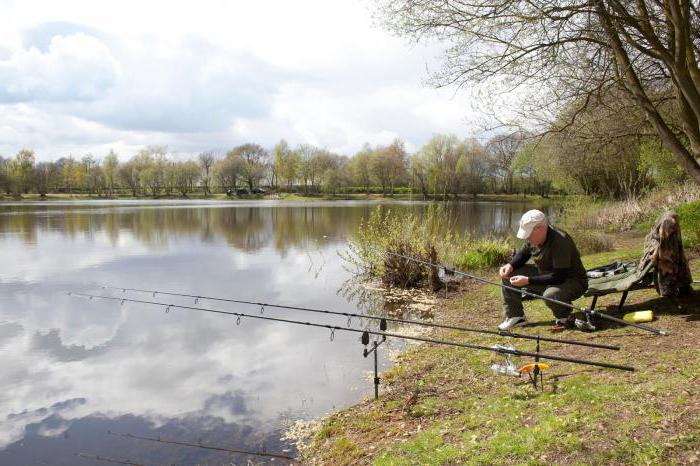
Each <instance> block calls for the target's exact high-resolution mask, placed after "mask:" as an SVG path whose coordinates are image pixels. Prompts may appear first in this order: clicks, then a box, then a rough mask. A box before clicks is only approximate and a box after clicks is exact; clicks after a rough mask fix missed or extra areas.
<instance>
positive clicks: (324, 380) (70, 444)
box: [0, 201, 529, 465]
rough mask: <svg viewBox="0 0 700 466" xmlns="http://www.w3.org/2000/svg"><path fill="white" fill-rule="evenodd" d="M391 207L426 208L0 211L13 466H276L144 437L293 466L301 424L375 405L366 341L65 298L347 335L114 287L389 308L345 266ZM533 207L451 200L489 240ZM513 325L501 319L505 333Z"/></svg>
mask: <svg viewBox="0 0 700 466" xmlns="http://www.w3.org/2000/svg"><path fill="white" fill-rule="evenodd" d="M380 204H381V205H382V207H381V208H384V209H387V208H391V209H394V210H402V209H417V210H423V209H425V208H426V205H427V204H425V203H408V202H395V203H383V204H382V203H379V202H361V201H331V202H323V201H318V202H276V201H230V202H228V201H213V202H205V201H201V202H200V201H152V202H147V201H85V202H46V203H6V204H0V368H1V373H2V377H0V464H2V465H30V464H51V465H76V464H83V463H85V464H90V463H91V464H95V462H98V461H100V460H95V459H86V458H90V457H95V456H99V457H100V458H102V459H103V460H102V461H106V460H108V459H117V460H120V461H131V462H134V463H139V464H197V463H206V464H231V463H245V461H246V460H247V459H250V460H252V461H256V462H269V461H271V459H270V458H266V457H264V456H249V455H245V454H235V453H230V452H221V451H214V450H207V449H203V448H192V447H186V446H181V445H174V444H166V443H163V442H156V441H149V440H143V439H139V438H135V437H149V438H154V439H157V438H160V439H161V440H176V441H181V442H190V443H198V444H205V445H213V446H219V447H225V448H228V449H234V450H245V451H250V452H265V453H277V454H284V455H292V456H293V455H294V454H295V451H294V449H293V446H291V445H288V444H286V443H285V442H283V441H281V440H280V433H281V430H282V427H283V425H284V424H285V423H286V422H288V421H290V420H296V419H310V418H313V417H316V416H319V415H322V414H324V413H328V412H330V411H333V410H336V409H339V408H342V407H345V406H348V405H350V404H352V403H355V402H357V401H359V400H361V399H362V398H363V397H367V396H371V395H372V394H373V387H372V385H371V380H370V378H369V377H368V374H369V371H371V370H372V360H371V357H370V358H367V359H365V358H363V357H362V349H363V346H362V345H361V343H360V341H359V340H360V339H359V336H358V334H355V333H349V332H334V338H333V339H332V341H331V338H330V337H331V335H330V331H329V330H328V329H322V328H313V327H308V326H298V325H290V324H284V323H279V322H270V321H262V320H257V319H253V318H245V317H244V318H242V319H241V321H240V322H238V323H237V322H236V320H237V319H236V318H235V317H232V316H227V315H217V314H211V313H206V312H201V311H196V310H183V309H177V308H171V309H170V311H169V312H166V307H165V306H154V305H146V304H139V303H130V302H125V303H120V302H119V301H105V300H98V299H93V300H89V299H86V298H78V297H75V296H69V295H68V293H69V292H82V293H91V294H98V295H107V296H113V297H130V298H134V299H140V300H149V301H158V302H162V303H166V304H182V305H186V306H192V307H202V308H209V309H218V310H226V311H233V312H241V313H247V314H254V315H263V316H271V317H280V318H285V319H295V320H297V319H298V320H303V321H313V322H319V323H324V324H329V325H338V326H346V325H347V319H346V318H344V317H337V318H333V316H322V315H321V316H320V315H317V314H308V313H303V312H299V311H291V310H275V309H271V308H266V309H263V310H262V314H261V310H260V308H259V307H258V306H247V305H240V304H232V303H220V302H218V303H217V302H211V301H206V300H200V301H199V302H198V303H197V304H195V303H194V300H193V299H192V298H184V297H183V298H177V297H169V296H166V295H158V294H156V295H155V296H153V294H151V293H129V292H127V293H123V292H122V291H121V290H114V289H110V288H103V287H105V286H114V287H127V288H139V289H147V290H159V291H171V292H177V293H184V294H191V295H196V296H215V297H216V296H218V297H227V298H235V299H240V300H250V301H255V302H260V301H263V302H271V303H280V304H285V305H292V306H304V307H312V308H323V309H332V310H335V311H341V312H358V313H364V312H368V311H371V312H375V313H376V312H380V311H381V309H379V310H377V309H369V308H368V307H370V306H371V304H368V303H366V302H365V301H362V303H359V302H358V301H357V297H356V295H355V294H353V293H352V290H349V288H351V286H350V285H348V280H349V279H350V278H351V277H352V274H351V272H350V271H348V270H346V264H344V262H343V260H342V259H341V258H340V257H339V252H342V251H343V250H344V249H345V247H346V241H347V238H348V236H350V235H351V234H352V232H353V231H354V230H355V229H356V228H357V226H358V224H359V223H360V221H361V219H362V218H366V217H367V216H368V215H369V214H370V212H371V211H372V210H373V209H375V208H376V206H377V205H380ZM527 208H529V206H527V205H525V204H522V203H495V202H474V203H466V202H465V203H455V204H452V205H451V209H452V210H453V211H454V213H455V218H456V228H457V229H459V230H462V231H465V230H466V231H470V232H473V233H474V234H485V233H492V232H497V233H502V232H508V231H515V229H516V226H517V222H518V219H519V218H520V215H521V214H522V213H523V211H524V210H526V209H527ZM372 302H374V301H372V300H370V301H369V303H372ZM380 308H381V306H380ZM498 317H500V314H498V312H497V311H496V310H494V323H495V322H496V321H497V320H498ZM360 324H361V323H360V322H356V321H353V322H351V325H353V326H355V327H357V326H358V325H360ZM363 325H368V324H367V323H366V322H365V323H363ZM373 328H374V327H373ZM391 328H392V327H391V326H390V330H391ZM400 344H401V343H400V342H396V341H389V342H388V346H387V349H390V348H392V347H393V348H397V347H398V348H400ZM384 354H385V351H384V347H382V349H381V350H380V363H381V366H382V368H386V367H388V365H390V362H389V361H388V360H387V359H386V358H385V357H384ZM127 434H130V435H131V436H132V437H129V436H128V435H127ZM76 455H83V457H82V458H81V457H77V456H76ZM275 463H282V464H285V463H286V462H285V461H284V460H279V459H278V460H275Z"/></svg>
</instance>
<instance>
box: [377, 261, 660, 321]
mask: <svg viewBox="0 0 700 466" xmlns="http://www.w3.org/2000/svg"><path fill="white" fill-rule="evenodd" d="M385 254H387V255H390V256H396V257H401V258H403V259H406V260H410V261H414V262H417V263H419V264H423V265H425V266H428V267H436V268H441V269H444V270H445V273H448V274H451V273H454V274H457V275H462V276H464V277H467V278H470V279H472V280H476V281H478V282H481V283H485V284H487V285H495V286H499V287H501V288H504V289H506V290H511V291H515V292H517V293H522V294H524V295H526V296H530V297H532V298H537V299H542V300H544V301H549V302H552V303H555V304H559V305H561V306H565V307H568V308H569V309H573V310H574V311H579V312H583V313H584V314H587V315H590V316H598V317H600V318H602V319H606V320H609V321H611V322H617V323H618V324H624V325H628V326H630V327H636V328H639V329H642V330H646V331H647V332H651V333H656V334H657V335H668V332H667V331H665V330H659V329H656V328H654V327H649V326H647V325H642V324H637V323H635V322H627V321H626V320H622V319H618V318H617V317H613V316H611V315H608V314H604V313H602V312H598V311H595V310H593V309H586V308H582V307H578V306H574V305H573V304H571V303H566V302H564V301H560V300H558V299H554V298H548V297H546V296H542V295H539V294H537V293H533V292H531V291H527V290H526V289H523V288H517V287H515V286H510V285H504V284H503V283H498V282H494V281H492V280H487V279H486V278H482V277H477V276H476V275H471V274H468V273H466V272H462V271H461V270H458V269H454V268H450V267H448V266H446V265H444V264H434V263H433V262H429V261H426V260H423V259H419V258H417V257H411V256H405V255H403V254H398V253H395V252H389V251H386V252H385Z"/></svg>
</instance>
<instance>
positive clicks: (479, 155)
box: [455, 139, 488, 197]
mask: <svg viewBox="0 0 700 466" xmlns="http://www.w3.org/2000/svg"><path fill="white" fill-rule="evenodd" d="M455 152H456V153H457V154H459V155H458V158H457V166H456V167H455V172H456V173H457V179H458V181H457V183H458V184H457V187H456V191H457V192H464V193H468V194H471V195H472V196H474V197H476V195H477V194H479V193H480V192H482V188H483V185H484V177H485V174H486V172H487V170H488V168H487V163H486V158H485V156H484V149H483V147H481V145H480V144H479V143H478V142H477V141H476V140H473V139H472V140H465V141H463V142H461V143H460V144H459V145H458V146H457V149H456V151H455Z"/></svg>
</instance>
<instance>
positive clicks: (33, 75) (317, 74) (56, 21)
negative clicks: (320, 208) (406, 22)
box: [0, 0, 473, 159]
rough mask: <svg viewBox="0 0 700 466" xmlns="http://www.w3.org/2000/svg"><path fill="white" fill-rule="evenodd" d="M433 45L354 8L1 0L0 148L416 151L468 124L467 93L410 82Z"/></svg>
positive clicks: (42, 154)
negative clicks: (396, 144) (279, 145)
mask: <svg viewBox="0 0 700 466" xmlns="http://www.w3.org/2000/svg"><path fill="white" fill-rule="evenodd" d="M439 50H440V47H439V46H435V45H433V46H430V47H422V46H420V47H419V46H409V45H408V44H407V43H405V42H404V41H402V40H401V39H398V38H396V37H393V36H391V35H390V34H389V33H387V32H386V31H383V30H381V29H378V28H374V27H372V21H371V6H370V4H369V3H365V2H344V1H341V0H335V1H322V0H308V1H304V2H286V1H281V0H280V1H271V2H253V1H243V2H228V1H223V0H201V1H198V2H176V3H172V2H165V1H164V0H154V1H151V2H136V1H135V0H127V1H124V2H118V3H117V2H114V3H107V2H98V3H96V2H88V1H83V0H80V1H66V2H47V1H42V0H27V1H23V2H7V1H6V2H0V112H2V113H1V115H2V116H0V154H2V155H5V156H8V155H12V154H14V153H15V152H16V151H18V150H19V149H21V148H25V147H30V148H34V149H35V150H36V152H37V155H38V158H39V159H49V158H55V157H58V156H63V155H67V154H66V152H70V153H73V154H74V155H80V154H81V153H85V152H91V153H93V154H95V155H98V156H100V155H104V154H105V153H106V152H107V151H108V150H109V149H110V148H114V149H116V150H117V151H119V152H120V155H121V156H122V157H129V156H131V155H132V154H134V153H135V152H136V151H137V150H138V148H139V147H141V146H143V145H147V144H165V145H168V146H169V148H170V149H171V150H172V151H174V152H184V153H195V152H199V151H203V150H210V149H225V148H228V147H231V146H233V145H237V144H241V143H244V142H250V141H254V142H257V143H260V144H262V145H264V146H272V145H273V144H274V143H275V142H276V141H277V140H279V139H280V138H286V139H287V140H289V141H290V142H292V143H295V144H296V143H305V142H309V143H313V144H316V145H319V146H323V147H327V148H329V149H332V150H336V151H340V152H343V153H348V154H350V153H353V152H354V151H356V150H358V149H359V148H360V147H361V146H362V145H363V144H364V143H365V142H370V143H372V144H380V143H387V142H389V141H390V140H391V139H393V138H394V137H401V138H403V139H404V140H406V142H407V146H408V147H409V148H410V149H416V148H418V147H419V146H420V145H422V144H424V143H425V142H426V141H427V139H428V138H429V137H430V135H431V134H432V133H436V132H440V133H445V132H454V133H458V134H462V135H466V134H467V132H468V131H469V130H470V125H471V123H469V122H467V121H466V120H465V116H467V115H468V113H469V105H468V103H469V99H470V96H469V95H468V94H458V95H457V97H455V96H453V94H452V93H451V92H449V91H440V92H437V91H434V90H432V89H428V88H426V87H424V86H423V85H422V81H423V79H424V78H425V69H426V65H428V66H431V65H432V64H433V63H434V60H435V57H436V56H437V55H438V54H439ZM2 102H4V103H2ZM471 126H473V125H471Z"/></svg>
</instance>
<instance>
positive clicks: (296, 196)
mask: <svg viewBox="0 0 700 466" xmlns="http://www.w3.org/2000/svg"><path fill="white" fill-rule="evenodd" d="M565 198H566V196H562V195H557V196H551V197H547V198H543V197H541V196H539V195H533V194H478V195H476V196H472V195H464V196H454V197H451V198H449V199H448V200H447V202H532V201H535V200H537V201H538V202H539V203H541V204H556V203H560V202H562V200H563V199H565ZM124 200H138V201H158V200H182V201H188V200H206V201H231V200H280V201H316V200H324V201H330V200H333V201H335V200H338V201H342V200H360V201H362V200H387V201H392V200H393V201H419V202H424V201H435V202H438V201H444V200H443V198H442V196H428V197H423V196H422V195H421V194H417V193H416V194H410V193H408V194H394V195H389V194H381V193H369V194H365V193H361V194H360V193H351V194H322V193H320V194H303V193H285V192H281V193H270V194H250V195H240V196H239V195H233V196H228V195H226V194H225V193H215V194H209V195H206V196H205V195H204V194H202V193H190V194H188V195H186V196H180V195H160V196H157V197H153V196H131V195H115V196H97V195H91V194H67V193H51V194H46V195H44V196H41V195H39V194H34V193H31V194H24V195H21V196H17V195H8V194H0V203H3V202H5V203H7V202H23V201H26V202H51V201H124Z"/></svg>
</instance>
